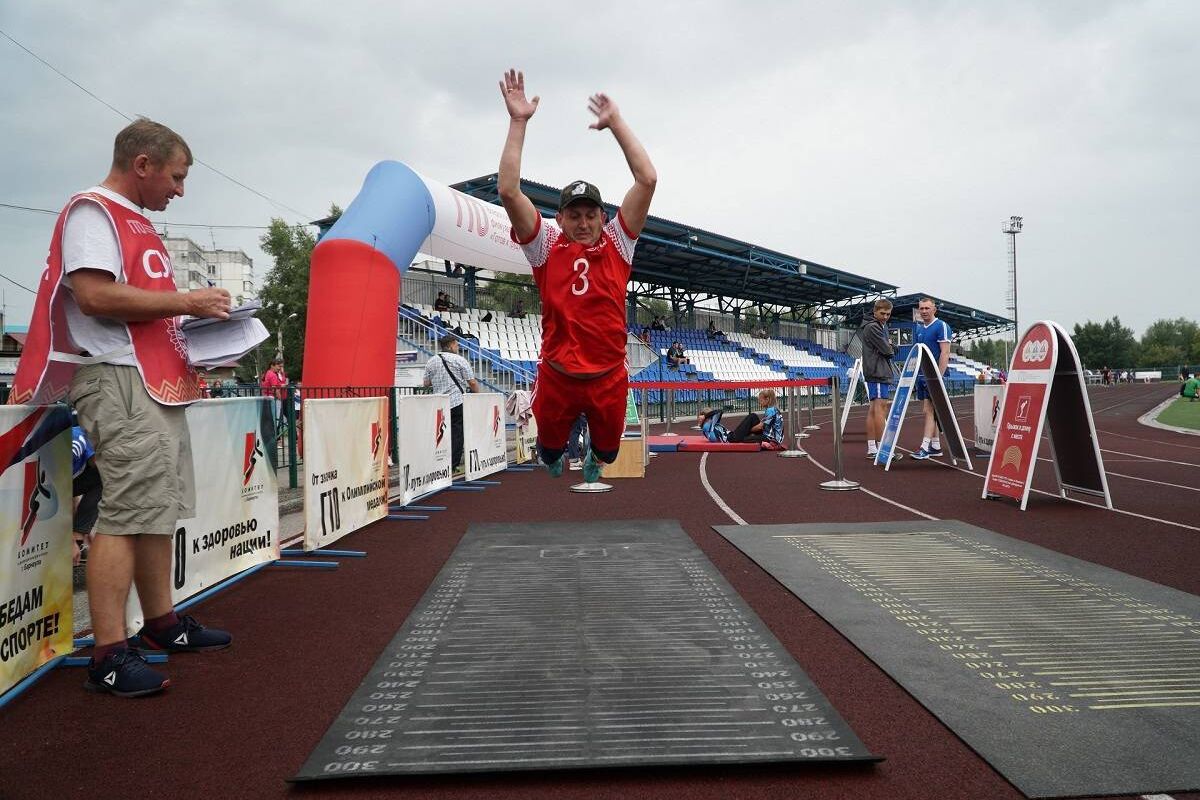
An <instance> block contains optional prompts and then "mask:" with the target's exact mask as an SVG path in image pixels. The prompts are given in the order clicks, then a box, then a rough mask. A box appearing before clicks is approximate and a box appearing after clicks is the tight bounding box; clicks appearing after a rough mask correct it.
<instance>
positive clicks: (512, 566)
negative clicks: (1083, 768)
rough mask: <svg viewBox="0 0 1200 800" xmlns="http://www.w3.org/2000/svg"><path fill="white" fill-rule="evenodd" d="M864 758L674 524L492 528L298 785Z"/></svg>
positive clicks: (434, 591) (461, 552)
mask: <svg viewBox="0 0 1200 800" xmlns="http://www.w3.org/2000/svg"><path fill="white" fill-rule="evenodd" d="M871 760H878V759H876V758H874V757H873V756H871V755H870V753H868V752H867V750H866V748H865V747H864V746H863V744H862V743H861V742H860V741H859V740H858V738H857V737H856V736H855V735H854V733H853V731H851V730H850V728H849V727H848V726H847V725H846V723H845V722H844V721H843V720H842V718H841V717H840V716H839V715H838V714H837V712H836V711H834V710H833V708H832V707H831V706H830V705H829V702H828V701H827V700H826V699H825V697H824V696H823V695H822V694H821V692H820V691H818V690H817V688H816V687H815V686H814V685H813V684H812V682H811V681H810V680H809V679H808V677H807V676H806V675H805V674H804V673H803V672H802V671H801V670H800V668H799V667H798V666H797V665H796V662H795V661H794V660H793V659H792V658H791V656H789V655H788V653H787V652H786V651H785V650H784V649H783V648H782V647H781V646H780V644H779V642H778V641H777V640H776V639H775V637H774V636H772V635H771V633H770V632H769V631H768V630H767V628H766V626H764V625H763V623H762V621H761V620H759V618H758V617H757V616H756V615H755V614H754V612H753V611H751V610H750V608H749V606H747V605H746V603H745V602H744V601H743V600H742V599H741V598H740V597H738V595H737V594H736V593H735V592H734V591H733V589H732V588H731V587H730V586H729V584H728V583H726V582H725V580H724V578H722V577H721V575H720V573H719V572H717V570H716V569H715V568H714V567H713V565H712V564H711V563H710V562H709V561H708V559H707V558H705V556H704V554H703V553H701V552H700V550H699V548H697V547H696V545H695V543H693V542H692V540H691V539H690V538H689V537H688V535H687V534H686V533H685V532H684V531H683V530H682V529H681V528H680V527H679V524H678V523H677V522H673V521H663V520H651V521H616V522H592V523H585V524H581V523H555V524H534V525H516V524H486V525H472V526H471V527H470V529H469V530H468V531H467V534H466V535H465V536H464V537H463V540H462V541H461V542H460V543H459V546H458V548H457V549H456V550H455V551H454V553H453V554H452V555H451V557H450V560H449V561H448V562H447V563H446V565H445V567H443V569H442V571H441V572H440V573H439V574H438V576H437V578H436V579H435V580H434V582H433V585H432V586H430V588H429V590H428V591H427V592H426V593H425V595H424V597H422V599H421V601H420V603H419V604H418V605H417V607H416V608H415V609H414V611H413V612H412V614H411V615H410V616H409V618H408V620H407V621H405V623H404V625H403V627H401V629H400V631H399V633H397V634H396V638H395V639H393V640H392V642H391V643H390V644H389V645H388V647H387V648H386V649H385V650H384V652H383V655H382V656H380V658H379V660H378V661H377V662H376V664H375V666H374V667H372V669H371V671H370V673H369V674H368V675H367V677H366V679H365V680H364V681H363V683H362V685H361V686H360V687H359V688H358V690H357V691H356V692H355V693H354V696H353V697H352V698H351V699H350V702H349V703H348V704H347V705H346V708H345V709H344V710H343V711H342V713H341V715H340V716H339V717H338V718H337V720H336V721H335V722H334V723H333V725H332V726H331V727H330V729H329V731H328V732H326V734H325V737H324V738H323V739H322V740H321V742H320V744H319V745H318V746H317V748H316V750H314V751H313V753H312V755H311V756H310V757H309V759H308V761H307V762H306V763H305V765H304V767H303V768H302V769H301V770H300V773H299V774H298V775H297V776H296V777H295V779H294V780H299V781H303V780H317V779H326V778H345V777H352V776H365V775H381V774H402V773H403V774H408V773H438V772H478V771H508V770H536V769H562V768H572V767H598V766H630V765H650V764H703V763H728V762H760V761H819V762H828V761H871Z"/></svg>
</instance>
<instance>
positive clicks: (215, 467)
mask: <svg viewBox="0 0 1200 800" xmlns="http://www.w3.org/2000/svg"><path fill="white" fill-rule="evenodd" d="M274 402H275V400H274V399H273V398H270V397H231V398H225V399H216V400H202V401H200V402H198V403H192V404H191V405H190V406H188V409H187V426H188V433H189V435H190V436H191V444H192V464H193V467H194V470H195V475H196V484H195V493H196V507H195V516H193V517H190V518H188V519H181V520H179V521H178V522H177V523H175V537H174V544H173V553H172V562H171V600H172V602H174V603H177V604H178V603H180V602H182V601H184V600H186V599H187V598H189V597H191V596H193V595H196V594H199V593H200V592H202V591H204V590H205V589H208V588H210V587H212V586H215V585H216V584H218V583H220V582H221V581H223V580H226V579H227V578H231V577H233V576H234V575H237V574H239V573H241V572H244V571H246V570H248V569H250V568H252V567H255V566H258V565H259V564H263V563H266V562H270V561H275V560H277V559H278V558H279V480H278V477H277V473H276V470H277V469H278V457H277V455H276V449H275V417H274V413H273V409H272V405H273V404H274ZM125 616H126V624H127V626H128V628H129V630H130V632H131V633H132V632H134V631H137V630H138V629H139V628H141V626H142V611H141V604H140V602H139V600H138V598H137V591H136V589H131V590H130V593H129V604H128V605H127V606H126V611H125Z"/></svg>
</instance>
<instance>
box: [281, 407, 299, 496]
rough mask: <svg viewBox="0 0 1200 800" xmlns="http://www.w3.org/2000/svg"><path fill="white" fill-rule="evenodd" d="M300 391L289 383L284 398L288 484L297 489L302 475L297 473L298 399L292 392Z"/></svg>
mask: <svg viewBox="0 0 1200 800" xmlns="http://www.w3.org/2000/svg"><path fill="white" fill-rule="evenodd" d="M296 391H299V390H298V389H296V387H295V386H294V385H289V386H288V389H287V399H286V400H284V406H285V408H284V411H283V413H284V414H286V415H287V421H288V425H287V431H288V432H287V437H288V446H287V449H288V486H289V487H290V488H292V489H295V488H296V487H298V486H299V485H300V476H299V475H298V474H297V464H296V401H295V399H294V397H293V395H292V392H296ZM300 402H301V403H303V402H304V398H303V397H301V398H300Z"/></svg>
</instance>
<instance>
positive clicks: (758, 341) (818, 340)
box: [398, 175, 1012, 403]
mask: <svg viewBox="0 0 1200 800" xmlns="http://www.w3.org/2000/svg"><path fill="white" fill-rule="evenodd" d="M453 188H455V189H457V190H459V191H461V192H464V193H465V194H468V195H470V196H473V197H475V198H478V199H480V200H482V201H486V202H489V203H498V202H499V196H498V193H497V189H496V177H495V176H494V175H488V176H483V177H479V178H473V179H470V180H466V181H462V182H460V183H457V184H454V187H453ZM521 190H522V191H523V192H524V193H525V195H526V196H528V197H529V198H530V199H531V200H532V201H533V202H534V204H535V206H537V208H538V210H539V211H540V212H541V213H543V214H546V215H550V214H553V212H554V210H555V208H556V207H557V202H558V197H559V190H558V189H556V188H554V187H552V186H548V185H545V184H541V183H535V182H533V181H528V180H522V182H521ZM607 211H608V213H609V214H610V215H614V214H615V213H616V207H615V206H612V205H608V206H607ZM422 273H425V274H424V275H422ZM490 279H491V275H490V273H487V272H485V271H483V270H476V269H475V268H473V267H470V266H469V265H465V264H464V265H457V266H455V267H454V268H453V269H452V268H451V265H449V264H446V268H445V270H444V272H443V271H442V270H439V269H436V268H425V269H421V268H419V267H418V268H414V269H413V270H410V271H409V273H408V275H407V277H406V279H405V300H406V302H405V303H404V304H403V305H402V306H401V308H400V323H401V324H400V330H399V335H400V341H399V343H398V348H399V349H405V348H412V349H415V350H417V351H418V352H419V353H421V354H423V355H426V356H427V355H428V354H430V353H433V352H436V345H435V342H436V340H437V338H438V337H439V336H440V335H442V334H443V333H444V332H445V331H453V332H456V333H458V334H460V340H461V341H460V345H461V350H462V353H463V355H465V356H467V357H468V358H469V359H470V360H471V361H472V362H473V366H474V367H475V368H476V373H477V375H478V376H479V377H480V379H481V380H482V381H483V382H484V383H485V384H487V385H489V386H491V387H493V388H495V389H497V390H500V391H508V390H511V389H514V388H528V387H529V386H530V385H531V384H532V380H533V377H534V375H535V374H536V366H537V358H538V349H539V347H540V343H541V320H540V317H539V315H538V313H537V311H538V309H537V308H536V307H530V308H529V309H528V310H529V312H530V313H529V314H528V315H526V316H525V317H523V318H512V317H509V316H507V315H505V314H504V313H503V312H500V311H495V312H492V313H490V314H489V313H487V312H485V311H483V310H481V309H479V308H477V307H476V303H475V300H476V297H477V290H478V288H479V286H480V284H482V283H486V282H487V281H488V280H490ZM435 288H436V290H437V291H445V292H446V293H447V294H448V295H449V296H450V297H451V298H452V299H453V302H454V304H455V305H454V310H453V311H441V312H438V311H436V310H435V309H434V306H433V304H432V302H431V301H432V299H433V291H434V290H435ZM896 292H897V287H896V286H894V285H893V284H890V283H887V282H885V281H883V280H880V279H877V278H872V277H865V276H861V275H855V274H853V273H850V272H847V271H844V270H840V269H836V268H834V267H829V266H826V265H824V264H819V263H816V262H814V261H811V260H808V259H804V258H800V257H797V256H792V255H788V254H786V253H781V252H779V251H776V250H772V249H769V248H765V247H761V246H759V245H755V244H752V243H749V242H744V241H741V240H738V239H734V238H731V237H728V236H724V235H722V234H718V233H713V232H711V231H707V230H703V229H701V228H696V227H693V226H689V225H686V224H683V223H679V222H674V221H671V220H667V219H664V218H661V217H654V216H651V217H649V218H648V219H647V221H646V227H645V229H644V230H643V233H642V236H641V237H640V239H639V241H638V248H637V251H636V253H635V255H634V263H633V271H632V274H631V278H630V284H629V291H628V297H627V322H628V330H629V332H630V334H633V335H637V334H639V333H640V332H641V331H642V330H643V329H644V328H647V327H649V325H650V322H651V318H652V317H653V316H654V314H653V312H652V310H651V305H650V303H651V301H656V300H657V301H663V302H665V303H666V304H667V306H668V307H669V309H670V312H669V319H668V320H667V321H666V322H667V325H668V327H667V329H666V330H658V331H650V341H649V348H650V350H651V351H652V356H653V357H652V358H650V359H646V360H647V361H648V362H649V364H648V366H646V367H644V368H642V369H641V370H639V371H637V372H635V374H634V375H632V376H631V377H632V378H633V379H634V380H653V381H668V382H679V383H680V384H681V386H680V389H679V390H678V391H677V392H676V399H677V400H679V401H682V402H685V403H686V402H693V401H697V400H699V399H700V398H699V397H698V396H697V395H696V393H695V392H691V391H689V390H688V389H687V388H686V384H687V383H688V382H694V381H712V380H717V381H721V380H771V379H775V378H778V379H780V380H793V379H797V378H828V377H831V376H833V375H838V376H839V377H842V376H844V375H845V373H846V370H848V369H849V368H850V367H851V366H852V364H853V362H854V359H853V358H852V357H851V356H849V355H847V354H846V352H845V348H846V345H847V343H848V342H849V341H850V339H851V337H852V336H853V333H854V330H855V329H856V328H857V327H858V324H859V322H860V321H861V319H862V318H863V316H864V314H869V310H870V307H871V304H872V303H873V302H874V301H875V300H876V299H878V298H879V297H888V298H889V299H891V300H892V302H893V304H894V305H895V307H896V311H895V313H894V315H893V321H894V323H895V324H894V325H893V326H892V327H893V328H894V335H895V336H896V345H897V361H900V362H902V361H903V359H904V357H905V355H906V354H907V351H908V347H909V346H910V345H911V342H912V327H913V324H914V323H913V322H911V321H910V320H911V319H912V318H913V317H914V316H915V315H914V313H911V312H912V311H913V310H915V308H916V303H917V301H918V300H919V299H920V298H921V297H923V296H926V295H923V294H912V295H904V296H902V297H898V296H897V295H896ZM934 299H935V300H936V301H937V303H938V307H939V309H940V311H939V314H940V316H941V317H942V318H944V319H945V320H946V321H947V322H948V323H949V324H950V326H951V328H952V329H953V330H954V333H955V340H956V342H958V341H961V340H962V339H965V338H970V337H973V336H983V335H991V334H995V333H1000V332H1004V331H1008V330H1011V328H1012V321H1011V320H1008V319H1005V318H1003V317H999V316H996V315H994V314H990V313H988V312H985V311H982V310H979V309H974V308H970V307H967V306H963V305H961V304H958V303H953V302H950V301H946V300H942V299H939V298H936V297H935V298H934ZM660 307H661V306H660ZM710 321H711V322H712V323H714V325H715V326H716V328H718V329H719V330H721V331H722V332H723V334H722V335H720V336H716V337H710V336H708V335H707V334H706V332H705V328H706V326H707V325H708V323H709V322H710ZM758 326H761V330H760V331H759V332H758V333H759V335H757V336H755V335H752V334H751V333H750V329H751V328H752V327H758ZM764 333H765V334H766V335H765V336H764V335H763V334H764ZM676 340H678V341H679V342H681V343H682V344H683V346H684V348H685V350H686V352H687V355H688V358H689V361H690V363H686V364H681V365H679V367H678V368H670V367H669V366H668V365H667V364H666V359H665V354H666V351H667V349H668V348H669V347H670V346H671V344H672V342H674V341H676ZM634 346H637V345H634ZM982 366H983V365H982V364H978V363H976V362H972V361H970V360H968V359H964V358H962V357H961V356H960V355H955V356H954V357H953V358H952V362H951V368H950V372H949V374H948V375H947V383H948V385H949V388H950V390H951V391H952V392H963V391H969V388H970V385H971V384H972V383H974V382H975V379H976V375H977V374H978V372H979V370H980V369H982ZM842 383H843V387H844V385H845V382H844V381H843V382H842ZM742 392H743V393H745V390H742ZM655 394H656V393H652V396H651V402H656V401H657V399H658V398H657V397H656V396H654V395H655Z"/></svg>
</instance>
